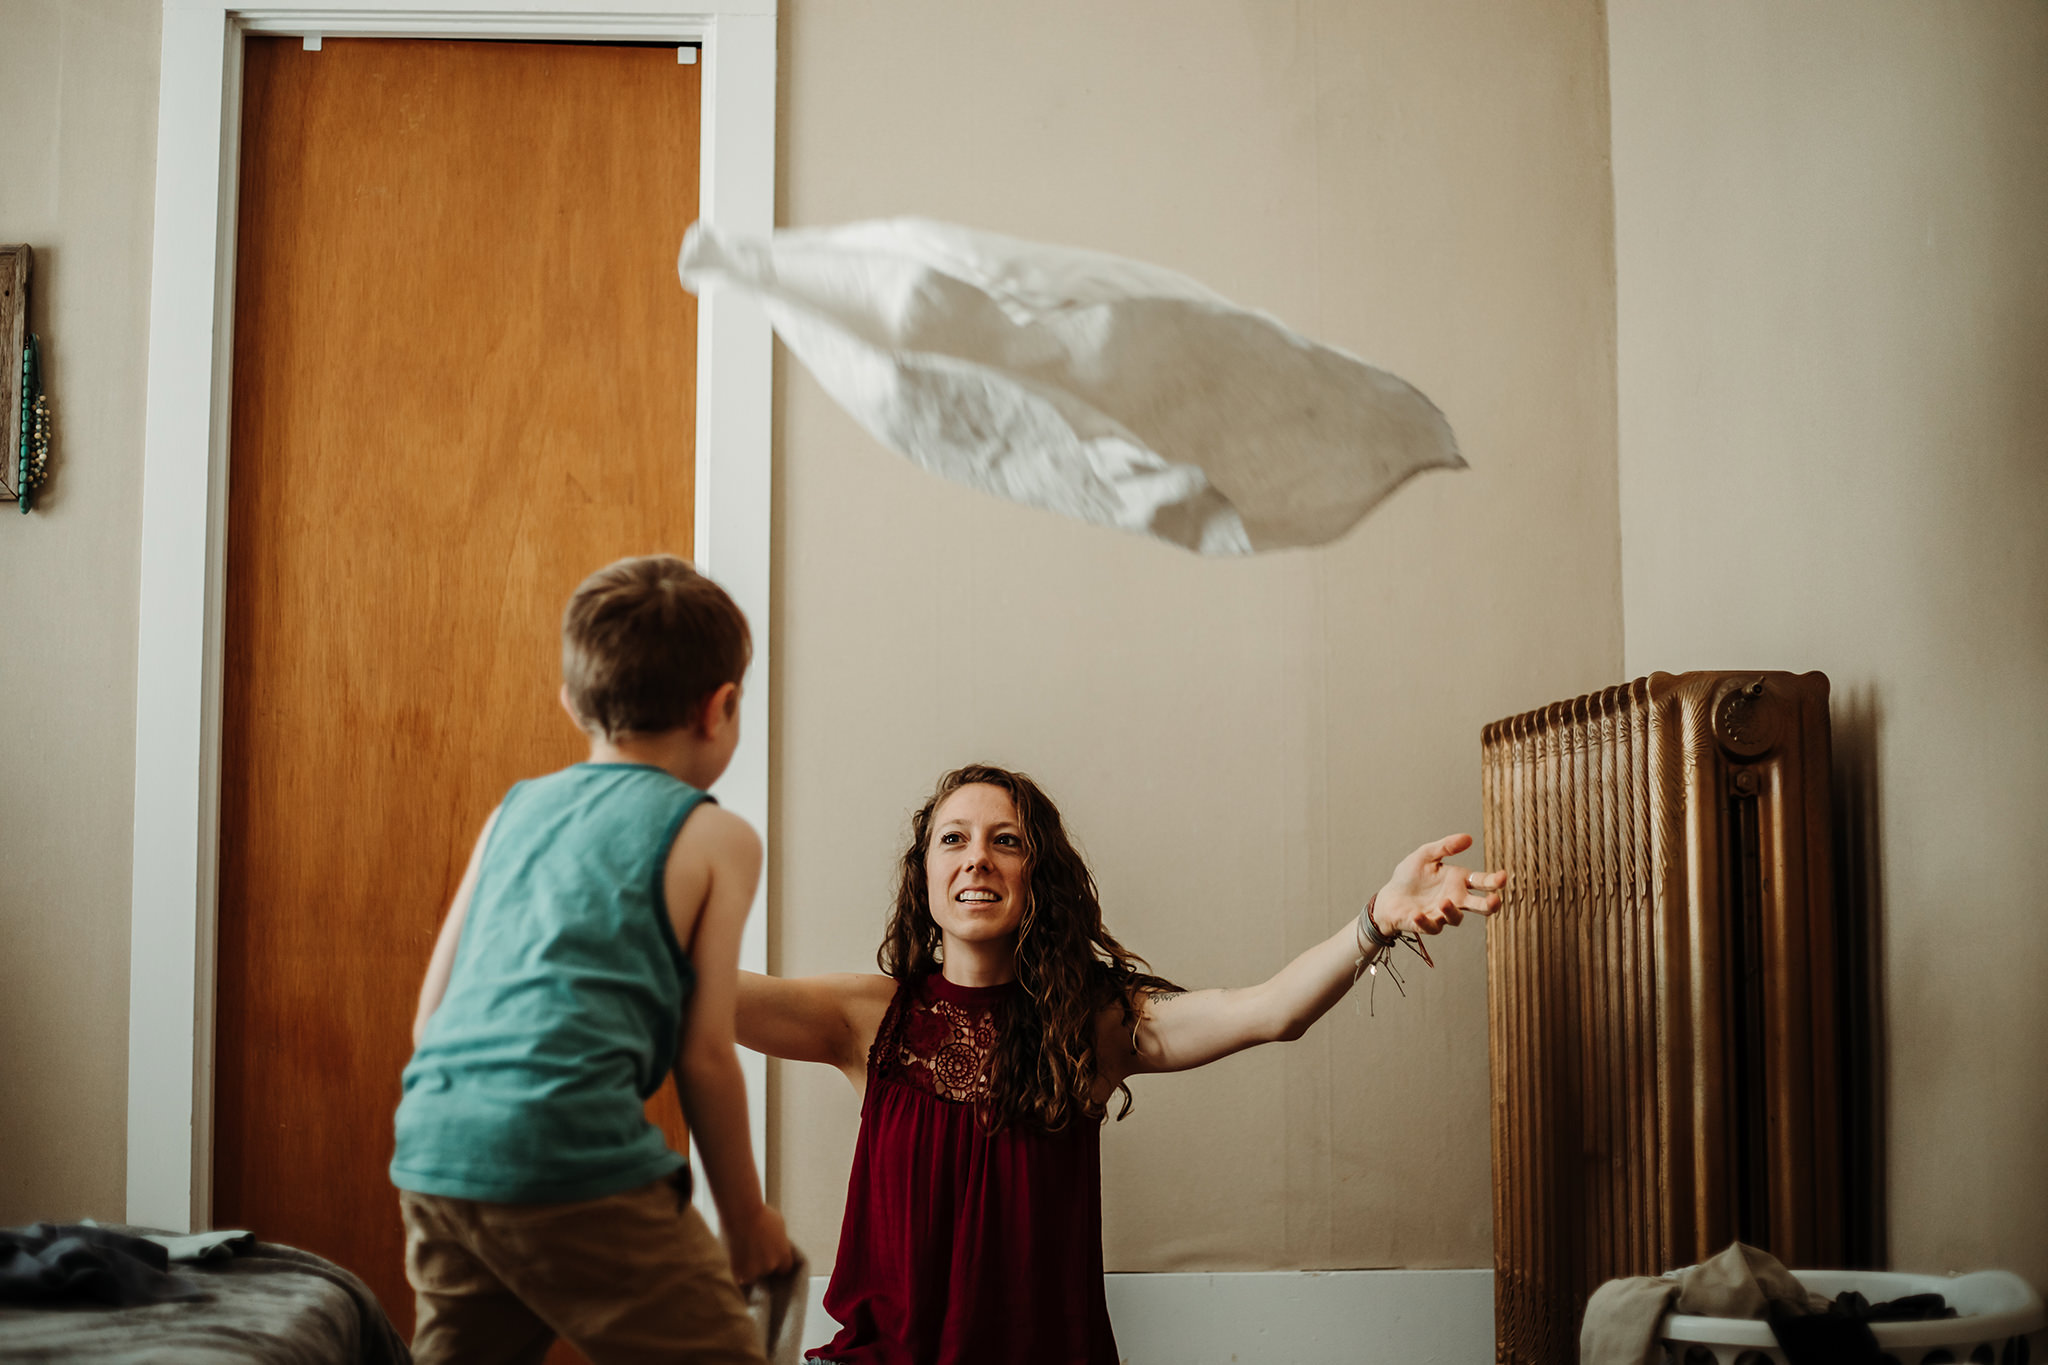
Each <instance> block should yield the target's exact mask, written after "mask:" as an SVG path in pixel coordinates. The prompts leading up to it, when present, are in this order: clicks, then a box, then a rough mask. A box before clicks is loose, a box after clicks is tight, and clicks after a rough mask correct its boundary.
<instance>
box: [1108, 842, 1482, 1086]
mask: <svg viewBox="0 0 2048 1365" xmlns="http://www.w3.org/2000/svg"><path fill="white" fill-rule="evenodd" d="M1471 846H1472V839H1471V836H1470V835H1465V834H1453V835H1451V836H1450V837H1449V838H1447V839H1439V840H1437V841H1435V842H1433V843H1427V844H1424V845H1423V846H1422V847H1421V848H1418V849H1416V850H1415V851H1414V852H1413V853H1411V854H1409V855H1408V856H1407V857H1406V858H1403V859H1402V860H1401V862H1400V864H1399V866H1397V867H1396V868H1395V869H1394V875H1393V876H1392V877H1390V878H1389V879H1388V880H1387V884H1386V885H1385V886H1383V887H1381V888H1380V889H1379V892H1378V894H1377V895H1375V896H1374V898H1373V902H1372V906H1373V912H1372V913H1373V922H1374V923H1375V924H1376V925H1377V926H1378V928H1379V929H1380V931H1381V932H1382V933H1384V934H1386V935H1389V936H1391V935H1394V934H1402V933H1420V934H1440V933H1442V932H1443V931H1444V930H1445V929H1447V928H1449V927H1451V926H1453V925H1455V924H1457V923H1458V922H1459V921H1460V920H1461V919H1463V918H1464V917H1465V916H1466V915H1490V914H1492V913H1493V912H1494V911H1495V910H1498V909H1499V908H1500V890H1501V888H1502V887H1504V886H1506V885H1507V880H1508V874H1507V873H1505V872H1468V871H1466V870H1465V869H1464V868H1462V867H1457V866H1454V865H1453V864H1451V863H1450V862H1448V861H1446V860H1447V859H1449V858H1452V857H1455V856H1456V855H1457V854H1459V853H1462V852H1464V851H1465V850H1466V849H1468V848H1470V847H1471ZM1359 947H1360V944H1359V939H1358V926H1357V924H1356V922H1355V921H1346V922H1345V924H1344V927H1343V928H1341V929H1339V930H1337V932H1336V933H1334V934H1332V935H1330V937H1329V938H1327V939H1325V940H1323V942H1321V943H1319V944H1317V945H1316V946H1315V947H1313V948H1310V949H1309V950H1308V951H1307V952H1305V953H1303V954H1302V955H1301V956H1299V957H1297V958H1295V959H1294V960H1293V961H1292V962H1290V963H1288V964H1287V965H1286V966H1285V967H1282V968H1281V969H1280V970H1279V972H1277V973H1276V974H1275V975H1274V976H1273V977H1272V978H1271V979H1269V980H1266V981H1263V982H1261V983H1259V984H1258V985H1256V986H1246V987H1242V988H1240V989H1235V990H1201V991H1188V992H1186V993H1184V994H1167V993H1163V992H1161V993H1150V992H1148V993H1145V994H1143V995H1142V996H1141V998H1139V999H1138V1000H1135V1001H1133V1002H1132V1005H1133V1007H1134V1008H1135V1009H1136V1010H1137V1011H1138V1020H1137V1027H1136V1028H1135V1029H1134V1028H1132V1027H1131V1026H1130V1024H1129V1023H1128V1022H1126V1021H1124V1020H1123V1019H1122V1018H1121V1011H1115V1010H1112V1011H1110V1012H1109V1013H1108V1014H1107V1015H1105V1016H1104V1022H1103V1025H1102V1027H1101V1028H1099V1029H1098V1032H1097V1053H1096V1055H1097V1056H1098V1057H1100V1058H1101V1059H1102V1062H1103V1073H1104V1074H1105V1075H1106V1076H1109V1077H1113V1078H1114V1080H1116V1081H1121V1080H1122V1079H1123V1078H1124V1077H1126V1076H1135V1075H1140V1074H1142V1073H1145V1072H1156V1071H1186V1070H1189V1069H1190V1068H1193V1067H1198V1066H1205V1065H1207V1064H1208V1063H1210V1062H1213V1061H1216V1060H1217V1059H1218V1058H1221V1057H1227V1056H1229V1055H1230V1054H1231V1053H1233V1052H1242V1051H1243V1050H1244V1049H1246V1048H1248V1047H1255V1046H1257V1045H1258V1044H1260V1043H1276V1042H1288V1041H1291V1040H1293V1039H1296V1038H1299V1037H1300V1036H1301V1035H1302V1034H1303V1033H1305V1032H1307V1031H1308V1027H1309V1025H1311V1024H1313V1023H1315V1021H1316V1020H1318V1019H1320V1018H1322V1017H1323V1015H1324V1014H1325V1013H1327V1012H1328V1011H1329V1009H1330V1007H1331V1006H1332V1005H1334V1004H1336V1003H1337V1002H1338V1001H1339V1000H1341V999H1343V998H1344V994H1345V992H1346V991H1348V990H1350V989H1351V983H1352V980H1353V977H1354V974H1355V971H1356V967H1357V963H1358V958H1359Z"/></svg>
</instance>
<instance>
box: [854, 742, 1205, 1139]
mask: <svg viewBox="0 0 2048 1365" xmlns="http://www.w3.org/2000/svg"><path fill="white" fill-rule="evenodd" d="M977 783H985V784H987V785H988V786H991V787H999V788H1001V789H1002V790H1003V791H1004V792H1007V793H1008V794H1009V797H1010V801H1011V803H1012V804H1013V805H1015V806H1016V808H1017V823H1018V824H1019V825H1021V826H1023V831H1024V866H1025V876H1026V882H1025V885H1026V886H1027V888H1028V890H1027V891H1026V893H1025V900H1024V917H1023V919H1022V920H1021V921H1020V922H1019V924H1018V928H1017V977H1016V979H1017V985H1018V988H1019V989H1018V990H1017V992H1016V993H1015V994H1014V995H1013V996H1012V997H1011V1000H1010V1003H1009V1005H1008V1007H1007V1008H1005V1009H1003V1010H1002V1011H1000V1012H999V1016H998V1019H997V1028H998V1037H997V1041H996V1046H995V1051H994V1053H993V1054H992V1055H991V1056H990V1059H989V1068H990V1070H989V1078H988V1080H989V1086H988V1099H987V1101H986V1102H985V1103H984V1105H983V1106H982V1109H981V1120H982V1122H983V1123H984V1124H985V1125H986V1126H987V1127H989V1128H991V1129H998V1128H1003V1127H1006V1126H1008V1125H1010V1124H1019V1125H1023V1126H1027V1127H1034V1128H1039V1129H1042V1130H1044V1131H1047V1132H1057V1131H1059V1130H1060V1129H1062V1128H1065V1127H1066V1126H1067V1124H1069V1123H1071V1122H1072V1121H1073V1120H1074V1119H1075V1118H1076V1117H1077V1116H1086V1117H1092V1118H1100V1117H1101V1115H1100V1114H1099V1113H1097V1112H1096V1111H1095V1109H1094V1106H1093V1104H1092V1102H1091V1100H1092V1092H1093V1091H1094V1088H1095V1080H1096V1072H1095V1019H1096V1016H1097V1015H1099V1014H1101V1013H1102V1011H1104V1010H1106V1009H1108V1008H1109V1007H1110V1006H1112V1005H1114V1006H1116V1007H1117V1008H1118V1009H1120V1010H1121V1011H1122V1014H1123V1022H1124V1025H1125V1027H1129V1026H1130V1025H1131V1024H1133V1023H1135V1022H1136V1014H1135V1013H1134V1012H1133V1008H1132V1003H1133V999H1134V997H1135V995H1136V994H1137V993H1138V992H1140V991H1178V990H1179V989H1180V988H1179V987H1178V986H1176V985H1174V984H1173V983H1172V982H1171V981H1167V980H1165V979H1164V978H1163V977H1157V976H1153V975H1151V974H1150V973H1149V972H1147V971H1144V970H1141V969H1143V968H1145V967H1146V966H1147V965H1148V964H1147V963H1146V961H1145V959H1143V958H1141V957H1139V956H1137V955H1136V954H1135V953H1132V952H1130V951H1128V950H1127V949H1126V948H1125V947H1124V946H1123V945H1122V944H1121V943H1118V942H1117V941H1116V939H1115V938H1113V937H1111V935H1110V933H1109V931H1108V930H1106V929H1104V928H1103V927H1102V903H1101V901H1100V900H1099V899H1097V897H1096V892H1095V878H1094V877H1093V876H1092V875H1090V873H1089V871H1088V864H1087V863H1086V862H1084V861H1083V860H1082V858H1081V854H1080V852H1079V851H1078V850H1076V849H1075V847H1074V844H1073V841H1072V840H1070V839H1069V838H1068V837H1067V829H1066V825H1065V824H1064V823H1063V822H1062V821H1061V820H1060V812H1059V808H1058V807H1057V806H1055V805H1053V803H1052V798H1050V797H1048V796H1047V795H1046V794H1045V792H1044V791H1042V790H1041V789H1040V788H1039V786H1038V784H1037V783H1036V782H1033V781H1032V780H1031V779H1030V778H1029V777H1026V776H1025V775H1024V774H1023V773H1017V772H1011V771H1010V770H1009V769H1007V768H997V767H992V766H990V765H988V764H981V763H976V764H970V765H968V766H967V767H964V768H955V769H954V770H953V771H952V772H949V773H947V774H946V775H945V776H944V777H942V778H940V779H939V785H938V788H937V789H936V790H935V791H933V792H932V796H931V799H930V800H929V801H927V802H925V803H924V805H923V806H922V807H921V808H920V809H919V810H918V812H917V813H916V814H915V815H913V816H911V817H910V846H909V847H908V848H906V849H905V850H904V851H903V861H902V869H901V872H902V875H901V879H900V880H899V882H898V884H897V889H896V908H895V910H894V911H893V912H892V913H891V914H890V916H889V928H888V931H887V933H885V934H884V935H883V938H882V946H881V948H880V949H879V950H877V951H876V953H875V961H876V963H877V964H879V965H880V967H881V969H882V970H883V971H884V972H886V973H887V974H888V975H890V976H892V977H894V978H895V979H896V980H898V981H905V980H909V979H911V978H913V977H917V976H922V975H925V974H927V973H930V972H936V971H938V970H939V964H940V951H939V950H940V945H941V942H942V935H941V934H940V931H939V925H938V921H937V920H935V919H933V918H932V911H931V903H930V899H929V891H928V889H927V888H928V886H929V883H928V881H927V880H926V876H925V850H926V849H928V848H929V847H930V846H931V834H932V814H933V812H934V811H936V810H937V809H938V808H939V803H940V802H942V801H944V800H945V799H946V798H947V797H949V796H951V795H952V794H953V793H954V792H956V791H958V790H960V789H961V788H962V787H968V786H973V785H975V784H977ZM1117 1091H1118V1093H1120V1094H1121V1095H1122V1096H1123V1107H1122V1108H1121V1109H1119V1110H1118V1111H1117V1117H1118V1118H1122V1117H1123V1116H1124V1115H1125V1114H1128V1113H1130V1112H1131V1088H1130V1086H1129V1085H1123V1084H1120V1085H1118V1086H1117Z"/></svg>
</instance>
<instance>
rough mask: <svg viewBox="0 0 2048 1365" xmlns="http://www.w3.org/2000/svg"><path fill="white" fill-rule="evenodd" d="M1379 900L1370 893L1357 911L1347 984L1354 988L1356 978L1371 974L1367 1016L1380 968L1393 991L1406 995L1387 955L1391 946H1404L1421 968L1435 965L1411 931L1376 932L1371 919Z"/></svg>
mask: <svg viewBox="0 0 2048 1365" xmlns="http://www.w3.org/2000/svg"><path fill="white" fill-rule="evenodd" d="M1379 899H1380V898H1379V893H1378V892H1374V893H1373V896H1372V898H1371V899H1370V900H1368V901H1366V903H1365V909H1363V910H1361V911H1359V912H1358V926H1357V935H1358V957H1357V959H1356V960H1355V961H1354V962H1352V964H1351V984H1352V985H1354V986H1356V985H1357V984H1358V978H1359V977H1361V976H1364V975H1365V974H1367V973H1368V972H1370V973H1371V974H1372V984H1373V991H1372V992H1371V993H1370V994H1369V995H1368V997H1367V1000H1366V1010H1367V1013H1371V1012H1372V1005H1373V996H1376V995H1377V994H1378V988H1379V984H1380V968H1381V967H1382V966H1384V967H1385V968H1386V969H1387V979H1388V980H1389V981H1392V982H1393V983H1394V989H1395V990H1397V991H1399V992H1401V994H1402V996H1403V997H1405V996H1406V995H1407V994H1408V988H1407V987H1406V986H1404V985H1403V984H1402V982H1401V973H1400V971H1399V970H1398V969H1397V968H1396V967H1395V966H1394V963H1393V959H1392V958H1391V957H1389V956H1388V954H1389V953H1390V952H1392V950H1393V947H1394V945H1395V944H1397V943H1405V944H1407V945H1408V948H1409V950H1410V951H1411V952H1413V953H1414V954H1415V955H1416V956H1417V957H1420V958H1421V959H1422V964H1423V965H1424V966H1425V967H1434V966H1436V963H1435V962H1433V961H1431V960H1430V956H1429V949H1427V948H1425V947H1423V946H1422V937H1421V935H1419V934H1416V933H1415V932H1413V931H1412V930H1409V931H1403V932H1398V933H1393V934H1387V933H1382V932H1381V931H1380V926H1379V922H1378V921H1377V920H1375V919H1373V917H1372V909H1373V906H1375V905H1376V904H1378V903H1379Z"/></svg>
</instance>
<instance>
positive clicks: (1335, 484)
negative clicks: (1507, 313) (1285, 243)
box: [679, 218, 1465, 554]
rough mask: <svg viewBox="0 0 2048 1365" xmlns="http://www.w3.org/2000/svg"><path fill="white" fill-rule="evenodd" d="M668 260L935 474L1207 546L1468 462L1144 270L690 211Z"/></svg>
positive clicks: (919, 225)
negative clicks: (729, 229)
mask: <svg viewBox="0 0 2048 1365" xmlns="http://www.w3.org/2000/svg"><path fill="white" fill-rule="evenodd" d="M679 268H680V273H681V275H682V278H683V283H684V285H685V286H686V287H688V288H689V289H691V290H693V291H696V292H700V293H701V292H702V291H703V290H704V289H705V288H706V287H707V286H710V285H714V284H715V285H722V286H726V287H731V288H737V289H741V290H744V291H746V292H747V293H749V294H751V295H753V296H754V297H755V298H757V299H758V300H760V302H761V303H762V305H763V306H764V307H765V308H766V310H767V313H768V317H769V320H770V321H771V322H772V323H773V325H774V327H775V330H776V332H777V333H778V334H780V336H781V337H782V340H783V343H784V344H785V345H787V346H788V347H789V349H790V351H791V352H792V353H794V354H795V355H796V357H797V358H798V359H799V360H801V361H802V362H803V363H804V365H805V366H806V367H808V368H809V370H810V371H811V373H812V374H813V375H815V376H816V377H817V379H818V382H819V383H820V384H822V385H823V386H824V388H825V390H826V392H828V393H830V394H831V395H832V397H833V398H834V399H835V400H837V401H838V403H839V404H840V406H842V407H844V408H845V409H846V410H847V411H848V412H849V413H851V414H852V415H853V417H854V418H855V419H856V420H857V421H859V422H860V424H861V425H862V426H864V427H866V428H867V429H868V431H869V432H871V433H873V435H874V436H875V437H876V439H878V440H880V441H881V442H882V443H883V444H884V445H887V446H889V447H891V448H892V449H894V450H896V451H899V452H900V453H902V454H904V455H907V456H909V457H910V458H911V459H912V460H914V461H915V462H916V463H918V464H919V465H921V466H923V467H924V468H925V469H927V470H930V471H931V472H932V473H934V474H940V475H943V476H945V477H946V478H949V479H953V480H956V481H958V482H960V483H964V484H968V485H970V486H972V487H975V488H980V489H983V490H985V491H987V492H990V493H995V494H998V495H1000V496H1002V497H1006V498H1011V499H1014V500H1016V501H1018V502H1023V503H1029V504H1032V505H1034V506H1038V507H1045V508H1049V509H1051V510H1052V511H1055V512H1060V513H1064V514H1065V515H1067V516H1071V517H1078V518H1080V519H1081V520H1083V521H1090V522H1096V523H1099V524H1102V525H1106V526H1116V527H1121V528H1123V529H1125V530H1129V531H1138V532H1142V533H1144V534H1147V535H1151V536H1156V537H1158V538H1159V539H1161V540H1166V541H1170V542H1172V543H1173V544H1176V545H1181V546H1185V547H1186V548H1188V549H1191V550H1198V551H1200V552H1202V553H1204V554H1248V553H1251V552H1254V551H1258V550H1273V549H1280V548H1283V547H1287V546H1305V545H1321V544H1324V543H1325V542H1328V541H1330V540H1334V539H1335V538H1336V537H1338V536H1340V535H1342V534H1344V532H1346V531H1348V530H1349V529H1351V527H1352V526H1354V525H1356V524H1357V522H1358V520H1359V518H1361V517H1363V516H1364V515H1365V514H1366V513H1367V512H1369V511H1371V510H1372V508H1373V507H1374V506H1375V505H1376V504H1378V503H1379V502H1380V501H1381V500H1382V499H1383V498H1385V497H1386V496H1387V495H1388V494H1389V493H1392V492H1393V491H1394V489H1396V488H1397V487H1399V486H1400V485H1401V483H1403V482H1404V481H1405V480H1407V479H1408V478H1409V477H1410V476H1411V475H1414V474H1416V473H1419V472H1420V471H1422V470H1425V469H1436V468H1462V467H1463V466H1464V463H1465V462H1464V460H1463V459H1461V458H1460V457H1459V455H1458V448H1457V442H1456V440H1455V438H1454V437H1453V436H1452V435H1451V428H1450V424H1449V423H1448V422H1446V421H1445V420H1444V416H1443V414H1442V413H1441V412H1439V411H1437V408H1436V406H1435V404H1433V403H1431V402H1430V401H1429V399H1427V398H1425V397H1424V396H1423V395H1422V394H1421V393H1420V392H1419V391H1418V390H1416V389H1415V388H1414V387H1413V386H1412V385H1410V384H1409V383H1407V382H1406V381H1405V380H1403V379H1400V378H1399V377H1397V376H1395V375H1392V374H1389V373H1387V372H1386V371H1385V370H1381V369H1376V368H1374V367H1373V366H1371V365H1368V364H1366V363H1365V362H1364V361H1362V360H1359V359H1357V358H1356V357H1353V356H1350V355H1347V354H1345V353H1344V352H1342V351H1339V350H1335V349H1333V348H1331V347H1328V346H1323V345H1319V344H1318V343H1316V342H1314V341H1311V340H1309V339H1308V338H1306V337H1303V336H1302V335H1300V334H1299V333H1297V332H1294V331H1291V330H1289V329H1288V328H1287V327H1285V326H1282V325H1281V324H1280V323H1279V322H1277V321H1276V320H1274V319H1273V318H1271V317H1268V316H1267V315H1265V314H1264V313H1259V312H1255V311H1253V310H1251V309H1247V308H1240V307H1238V306H1237V305H1236V304H1233V303H1231V302H1230V301H1229V300H1228V299H1225V298H1223V297H1221V296H1220V295H1218V294H1215V293H1214V292H1212V291H1210V290H1209V289H1206V288H1204V287H1203V286H1202V285H1200V284H1197V283H1195V281H1193V280H1190V279H1188V278H1186V277H1185V276H1182V275H1178V274H1175V273H1174V272H1172V271H1170V270H1163V269H1161V268H1159V267H1157V266H1152V265H1147V264H1145V263H1143V262H1140V261H1133V260H1127V259H1124V258H1122V257H1118V256H1109V255H1104V254H1102V253H1099V252H1093V251H1080V250H1076V249H1073V248H1070V247H1056V246H1042V245H1038V244H1036V243H1031V242H1024V241H1018V240H1016V239H1014V238H1009V237H1001V236H997V235H996V234H994V233H988V232H979V231H975V230H971V229H968V228H962V227H955V226H952V225H950V224H945V223H936V222H931V221H928V220H923V219H916V218H896V219H887V220H880V221H874V222H865V223H852V224H848V225H846V226H843V227H835V228H795V229H785V230H782V231H779V232H776V233H774V234H772V235H771V236H770V237H767V238H760V237H743V236H739V235H732V234H727V233H723V232H719V231H717V230H715V229H713V228H711V227H709V226H707V225H706V224H703V223H699V224H697V225H696V226H694V227H692V228H691V229H690V232H689V235H688V236H687V237H686V238H685V239H684V241H683V251H682V259H681V261H680V262H679Z"/></svg>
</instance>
